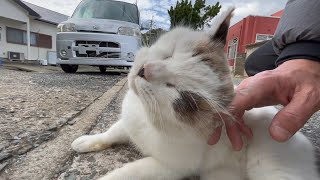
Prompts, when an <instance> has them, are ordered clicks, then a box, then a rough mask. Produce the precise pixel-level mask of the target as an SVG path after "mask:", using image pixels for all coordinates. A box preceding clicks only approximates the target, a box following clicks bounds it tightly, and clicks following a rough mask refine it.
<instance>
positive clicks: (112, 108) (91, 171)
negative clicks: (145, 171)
mask: <svg viewBox="0 0 320 180" xmlns="http://www.w3.org/2000/svg"><path fill="white" fill-rule="evenodd" d="M125 92H126V89H125V88H124V89H123V90H122V91H121V92H120V93H119V95H118V96H117V97H115V99H114V100H113V101H112V102H111V103H110V105H109V106H108V107H107V108H106V110H105V111H104V113H103V114H102V115H101V117H100V118H99V119H98V120H97V124H96V125H95V126H94V127H93V128H92V130H91V131H90V133H89V134H98V133H103V132H105V131H107V130H108V129H109V127H110V126H111V125H112V124H113V123H115V122H116V121H117V120H118V117H119V114H120V111H121V103H122V99H123V96H124V94H125ZM141 157H142V156H141V154H140V153H139V152H138V151H137V150H136V149H135V148H134V146H133V145H118V146H114V147H112V148H109V149H106V150H104V151H99V152H92V153H85V154H79V153H75V156H74V158H73V159H72V160H71V161H69V162H68V163H67V164H66V165H65V166H64V167H63V168H62V171H61V174H60V175H57V177H58V179H59V180H76V179H77V180H78V179H80V180H90V179H96V178H98V177H101V176H103V175H105V174H106V173H107V172H109V171H112V170H113V169H116V168H119V167H121V166H123V164H125V163H127V162H131V161H134V160H136V159H140V158H141Z"/></svg>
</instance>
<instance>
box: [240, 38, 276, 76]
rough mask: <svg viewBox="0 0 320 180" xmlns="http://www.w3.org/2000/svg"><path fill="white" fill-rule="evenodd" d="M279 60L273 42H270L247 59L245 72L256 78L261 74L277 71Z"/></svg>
mask: <svg viewBox="0 0 320 180" xmlns="http://www.w3.org/2000/svg"><path fill="white" fill-rule="evenodd" d="M277 58H278V55H277V54H276V52H274V50H273V46H272V41H268V42H267V43H266V44H264V45H262V46H261V47H260V48H259V49H257V50H256V51H254V52H253V53H252V54H251V55H250V56H249V57H248V58H247V59H246V64H245V70H246V72H247V74H248V76H254V75H255V74H258V73H259V72H262V71H266V70H272V69H275V68H276V64H275V62H276V60H277Z"/></svg>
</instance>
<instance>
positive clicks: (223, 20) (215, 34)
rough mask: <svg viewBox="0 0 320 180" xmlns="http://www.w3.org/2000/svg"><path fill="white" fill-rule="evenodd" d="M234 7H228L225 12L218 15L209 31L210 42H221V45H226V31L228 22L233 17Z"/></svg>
mask: <svg viewBox="0 0 320 180" xmlns="http://www.w3.org/2000/svg"><path fill="white" fill-rule="evenodd" d="M233 11H234V7H229V8H228V9H227V10H226V11H223V12H222V13H221V14H220V15H218V16H217V17H216V18H215V19H214V21H213V23H212V29H211V30H210V32H209V33H210V38H211V39H210V40H211V41H214V42H221V43H222V44H223V45H225V44H226V41H227V35H228V29H229V26H230V20H231V18H232V16H233Z"/></svg>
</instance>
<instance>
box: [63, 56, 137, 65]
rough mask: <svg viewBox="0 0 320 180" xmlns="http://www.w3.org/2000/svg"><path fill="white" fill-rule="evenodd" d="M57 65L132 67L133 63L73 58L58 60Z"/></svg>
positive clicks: (118, 60)
mask: <svg viewBox="0 0 320 180" xmlns="http://www.w3.org/2000/svg"><path fill="white" fill-rule="evenodd" d="M57 64H72V65H92V66H120V67H131V66H132V65H133V61H128V60H122V59H110V58H99V59H97V58H71V59H68V60H62V59H60V58H58V60H57Z"/></svg>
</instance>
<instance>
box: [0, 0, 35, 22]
mask: <svg viewBox="0 0 320 180" xmlns="http://www.w3.org/2000/svg"><path fill="white" fill-rule="evenodd" d="M0 17H7V18H10V19H14V20H17V21H21V22H27V21H28V18H29V17H28V15H27V11H25V10H24V9H23V8H21V7H20V6H19V5H17V4H15V3H14V2H11V0H0Z"/></svg>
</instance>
